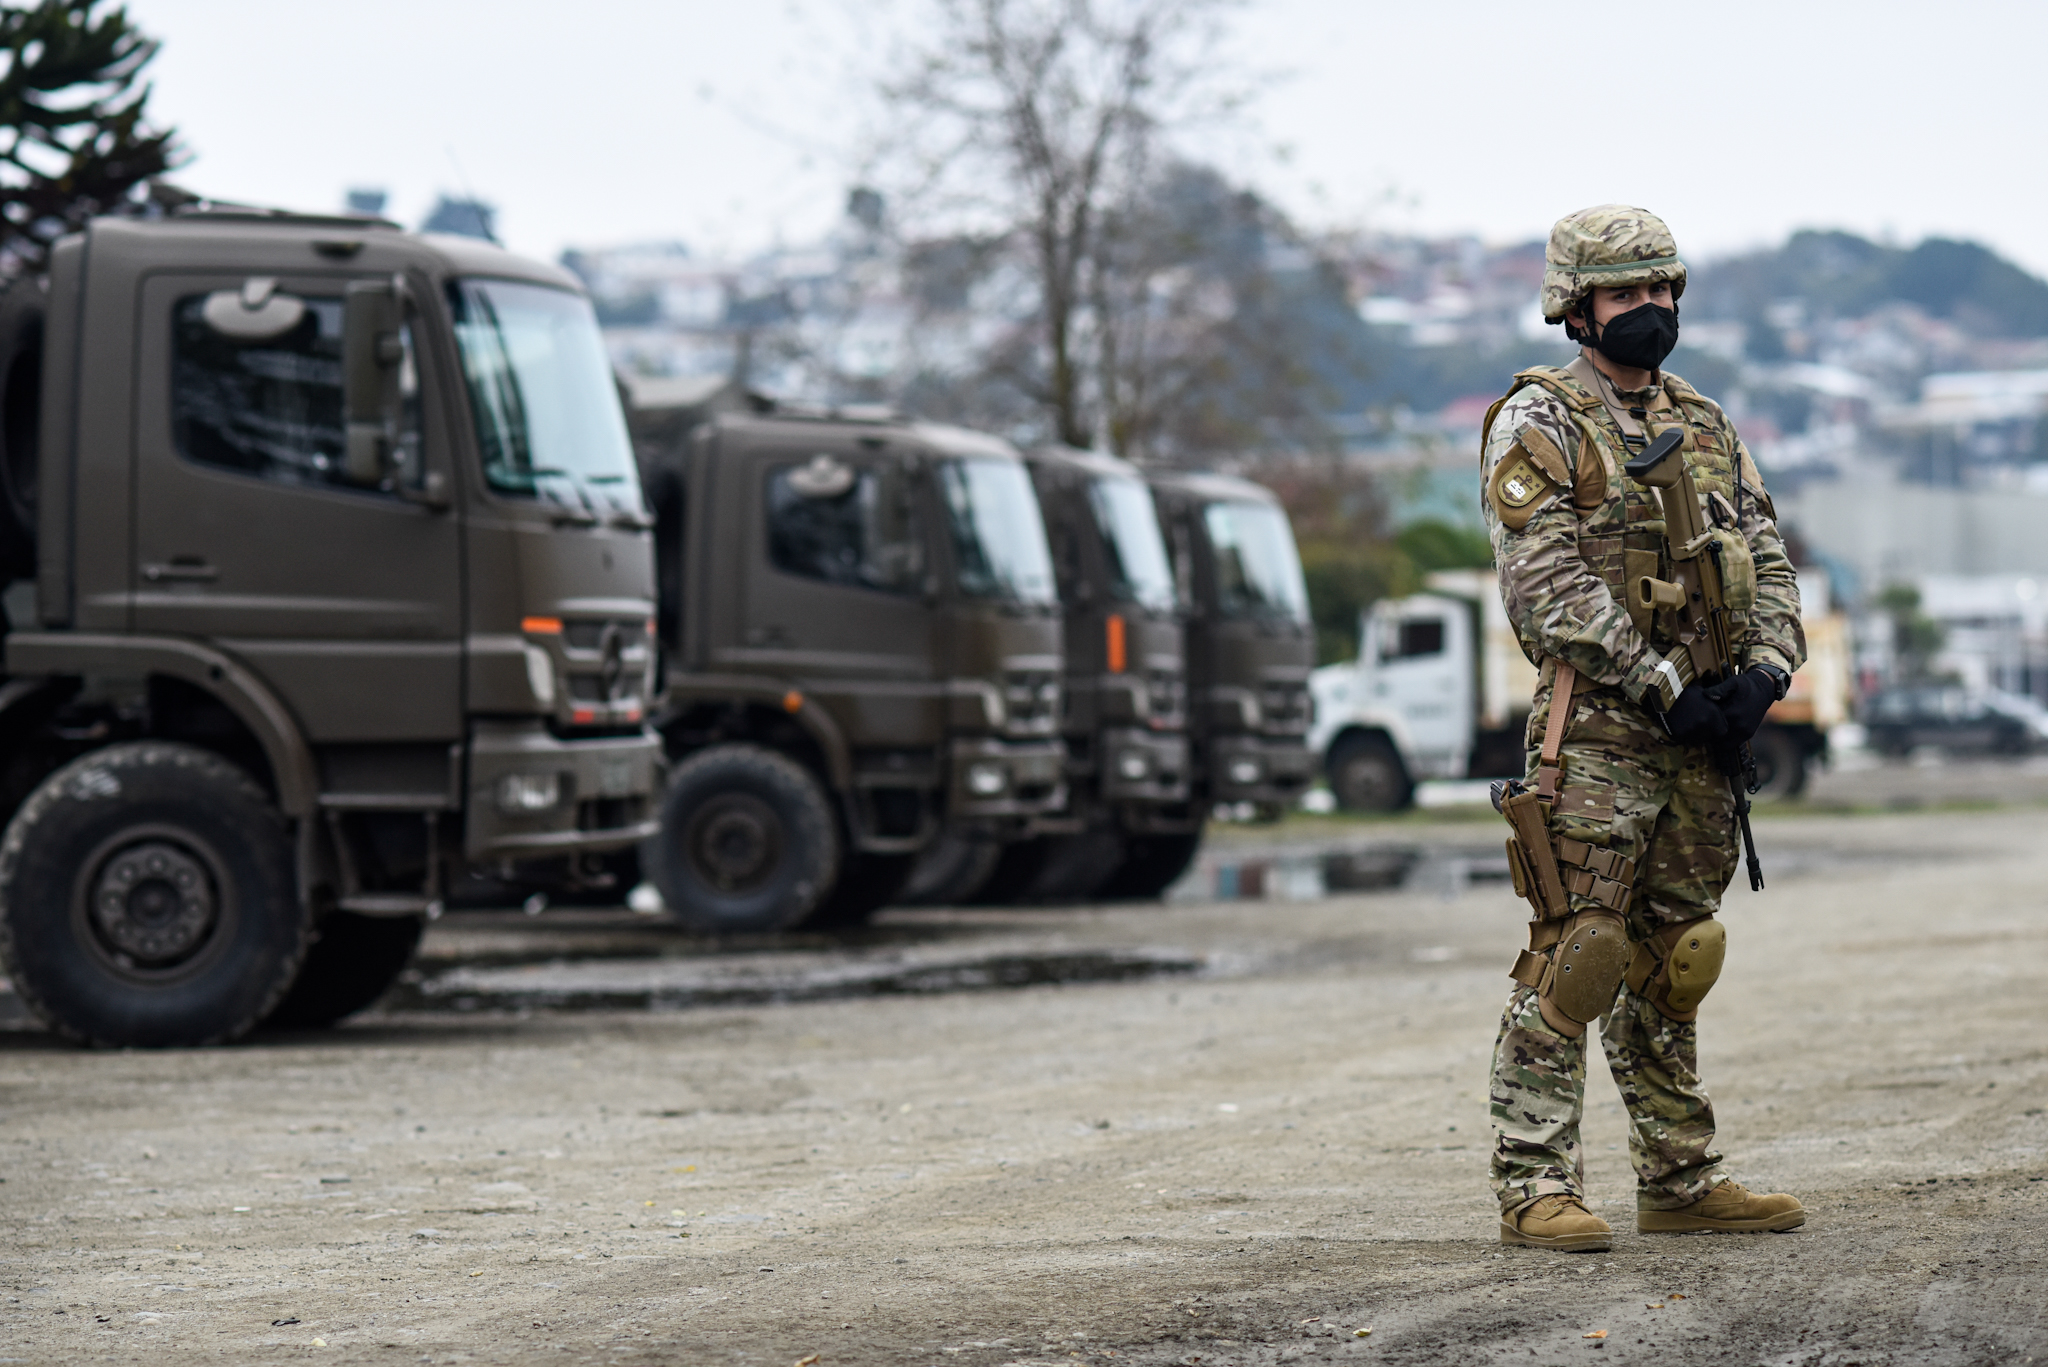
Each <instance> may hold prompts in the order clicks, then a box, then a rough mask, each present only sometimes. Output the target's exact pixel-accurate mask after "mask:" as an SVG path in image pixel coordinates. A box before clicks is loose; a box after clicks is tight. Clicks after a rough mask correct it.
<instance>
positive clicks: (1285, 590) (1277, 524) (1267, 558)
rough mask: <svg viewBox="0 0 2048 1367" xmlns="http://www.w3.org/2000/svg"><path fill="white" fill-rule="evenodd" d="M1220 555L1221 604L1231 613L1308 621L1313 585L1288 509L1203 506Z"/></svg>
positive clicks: (1220, 608)
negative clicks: (1304, 568)
mask: <svg viewBox="0 0 2048 1367" xmlns="http://www.w3.org/2000/svg"><path fill="white" fill-rule="evenodd" d="M1202 520H1203V522H1204V523H1205V524H1206V525H1207V527H1208V529H1209V545H1210V547H1211V550H1212V552H1213V554H1214V555H1215V557H1216V608H1217V611H1219V612H1221V613H1222V614H1223V615H1224V616H1225V617H1278V618H1285V619H1286V620H1288V621H1294V622H1306V621H1307V620H1308V587H1307V585H1305V584H1304V583H1302V579H1301V557H1300V556H1299V555H1298V554H1296V553H1295V549H1294V531H1293V529H1292V528H1290V527H1289V526H1288V525H1287V514H1285V513H1283V512H1281V511H1280V510H1279V509H1278V508H1275V507H1274V506H1273V505H1271V504H1270V503H1236V502H1231V503H1211V504H1209V505H1208V506H1207V507H1205V508H1204V509H1202Z"/></svg>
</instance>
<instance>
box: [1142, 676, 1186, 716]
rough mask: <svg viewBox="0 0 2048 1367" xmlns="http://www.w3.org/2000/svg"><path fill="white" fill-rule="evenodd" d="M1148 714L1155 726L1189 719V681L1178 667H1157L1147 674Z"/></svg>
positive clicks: (1146, 696) (1146, 695)
mask: <svg viewBox="0 0 2048 1367" xmlns="http://www.w3.org/2000/svg"><path fill="white" fill-rule="evenodd" d="M1145 702H1146V715H1147V717H1148V719H1149V720H1150V721H1151V723H1152V724H1153V725H1154V726H1158V727H1174V726H1179V725H1182V724H1184V723H1185V722H1186V720H1187V710H1188V681H1187V678H1186V676H1184V675H1183V674H1182V673H1181V672H1180V671H1179V670H1177V669H1155V670H1152V671H1150V672H1149V673H1147V674H1146V675H1145Z"/></svg>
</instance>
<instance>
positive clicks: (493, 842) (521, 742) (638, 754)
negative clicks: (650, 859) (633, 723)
mask: <svg viewBox="0 0 2048 1367" xmlns="http://www.w3.org/2000/svg"><path fill="white" fill-rule="evenodd" d="M661 763H662V758H661V738H660V737H659V736H657V735H655V734H654V733H653V732H651V731H648V732H644V733H642V734H640V735H635V736H602V737H592V738H591V739H588V740H562V739H561V738H559V737H557V736H554V735H551V734H549V732H548V731H547V729H546V728H545V727H544V726H542V725H541V724H540V723H539V722H485V723H479V724H478V725H477V727H476V731H475V734H474V736H473V737H472V739H471V742H470V750H469V824H468V828H467V830H466V832H465V835H464V840H463V853H464V854H465V855H466V856H467V857H468V858H469V860H470V861H471V862H472V863H476V862H482V861H485V860H494V859H540V858H549V857H554V856H559V855H577V854H607V853H610V852H611V851H613V850H620V849H624V848H625V847H627V846H628V845H634V844H638V843H639V842H640V841H642V840H645V839H646V838H647V837H648V836H650V835H653V834H654V833H655V831H656V830H657V829H659V827H660V822H659V820H658V819H657V812H656V803H657V799H658V795H659V793H660V791H661ZM550 790H551V791H552V792H553V793H554V794H555V800H554V801H553V802H552V803H551V804H549V805H547V806H544V807H538V808H537V809H526V808H522V806H521V801H520V800H521V798H522V797H523V798H524V799H525V800H526V801H527V802H533V803H537V802H538V800H539V799H538V796H536V795H535V794H536V793H539V794H545V793H546V792H548V791H550Z"/></svg>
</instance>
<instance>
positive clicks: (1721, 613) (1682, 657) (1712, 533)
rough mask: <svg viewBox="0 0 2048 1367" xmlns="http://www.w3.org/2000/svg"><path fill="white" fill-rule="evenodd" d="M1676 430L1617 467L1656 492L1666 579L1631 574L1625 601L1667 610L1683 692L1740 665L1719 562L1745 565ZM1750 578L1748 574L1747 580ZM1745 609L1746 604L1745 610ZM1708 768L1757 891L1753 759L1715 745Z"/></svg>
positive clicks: (1672, 660)
mask: <svg viewBox="0 0 2048 1367" xmlns="http://www.w3.org/2000/svg"><path fill="white" fill-rule="evenodd" d="M1684 441H1685V430H1684V429H1683V428H1682V427H1667V428H1665V429H1664V431H1662V432H1661V433H1659V434H1658V435H1657V437H1656V438H1655V439H1654V440H1652V441H1651V442H1650V445H1649V447H1648V449H1646V450H1645V451H1644V452H1643V454H1641V455H1640V456H1637V457H1636V458H1635V459H1634V460H1632V461H1630V462H1629V463H1628V464H1626V465H1624V466H1623V467H1622V469H1623V470H1624V471H1625V472H1626V473H1627V475H1628V477H1629V478H1630V479H1632V480H1634V481H1636V482H1637V483H1638V484H1646V485H1648V486H1649V487H1650V488H1652V489H1655V490H1657V491H1658V494H1659V496H1660V498H1661V499H1662V501H1663V504H1664V540H1665V544H1666V546H1667V547H1668V549H1669V552H1670V557H1671V568H1672V578H1671V579H1670V580H1663V579H1657V578H1653V577H1651V576H1650V575H1641V576H1638V577H1637V579H1636V580H1635V582H1633V583H1631V584H1630V585H1629V586H1628V592H1629V596H1630V597H1632V598H1633V599H1635V602H1636V606H1638V607H1639V608H1644V609H1649V610H1653V611H1668V612H1670V613H1671V615H1672V618H1673V620H1674V622H1675V624H1676V633H1675V634H1676V636H1677V639H1678V645H1679V649H1677V650H1675V651H1673V652H1672V654H1671V656H1670V657H1669V660H1668V663H1669V664H1670V665H1671V666H1672V669H1673V670H1674V671H1675V672H1676V674H1677V676H1678V684H1679V687H1680V688H1683V687H1684V686H1685V685H1687V684H1691V683H1693V682H1695V681H1697V682H1699V683H1701V684H1712V683H1719V682H1720V681H1721V680H1723V679H1732V678H1734V677H1735V674H1736V672H1737V670H1738V669H1739V668H1740V666H1739V665H1738V664H1737V663H1736V661H1735V652H1734V649H1733V647H1732V645H1731V643H1730V641H1729V634H1728V626H1729V621H1728V613H1729V603H1728V593H1727V589H1728V579H1729V576H1728V574H1727V573H1726V571H1727V570H1728V569H1730V568H1732V567H1731V566H1728V565H1727V564H1725V563H1724V558H1726V557H1732V556H1740V557H1741V559H1742V562H1743V564H1745V565H1747V564H1748V563H1749V546H1748V543H1747V542H1746V541H1744V540H1743V538H1742V528H1741V526H1740V523H1741V514H1740V512H1739V511H1737V512H1736V514H1735V521H1736V523H1737V525H1736V526H1734V527H1733V528H1721V527H1714V526H1710V525H1708V523H1707V520H1706V515H1705V512H1704V510H1703V505H1702V504H1701V501H1700V493H1699V488H1698V486H1697V485H1695V484H1694V483H1693V479H1692V471H1691V470H1689V469H1687V468H1686V464H1685V458H1684V457H1683V456H1681V455H1680V454H1679V448H1680V446H1682V445H1683V444H1684ZM1741 478H1742V476H1741V473H1740V472H1739V471H1738V472H1737V474H1736V489H1737V495H1736V496H1737V497H1738V498H1739V497H1741V494H1740V490H1741V487H1742V486H1741ZM1749 578H1750V579H1751V580H1752V582H1753V580H1754V571H1753V570H1752V571H1751V572H1750V574H1749ZM1745 606H1747V605H1745ZM1714 763H1715V766H1716V767H1717V768H1719V769H1720V771H1721V773H1722V774H1723V775H1724V776H1725V777H1726V778H1727V780H1728V791H1729V792H1730V793H1731V794H1732V795H1733V796H1734V798H1735V820H1736V822H1737V823H1738V824H1739V825H1740V826H1741V828H1742V850H1743V854H1744V855H1745V857H1746V858H1747V859H1748V862H1749V886H1750V890H1751V891H1753V892H1761V891H1763V886H1764V871H1763V865H1761V864H1759V863H1758V862H1757V857H1756V840H1755V839H1754V838H1753V837H1752V836H1751V835H1750V831H1749V795H1750V794H1751V793H1753V792H1755V791H1756V790H1757V777H1756V757H1755V756H1754V755H1753V754H1751V753H1750V749H1749V742H1748V741H1743V742H1742V743H1740V744H1739V745H1717V746H1716V747H1715V748H1714Z"/></svg>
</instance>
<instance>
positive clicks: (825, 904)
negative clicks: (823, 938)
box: [804, 854, 917, 930]
mask: <svg viewBox="0 0 2048 1367" xmlns="http://www.w3.org/2000/svg"><path fill="white" fill-rule="evenodd" d="M916 867H917V856H916V855H914V854H849V855H847V856H846V858H845V859H843V860H841V861H840V864H839V881H838V882H837V883H834V884H833V885H832V891H831V892H829V893H827V894H825V898H824V900H823V901H821V902H819V903H818V905H817V909H816V910H814V911H812V912H811V914H810V916H809V918H808V919H806V920H805V921H804V924H805V925H807V926H815V927H817V928H818V929H820V930H835V929H845V928H847V927H850V926H864V925H866V924H867V923H868V922H869V921H870V920H872V919H874V915H875V913H876V912H878V911H880V910H881V909H882V908H883V907H886V906H888V905H889V904H890V903H891V902H894V901H895V900H896V899H897V897H898V895H899V894H901V893H902V891H903V887H904V885H905V884H906V883H908V882H909V881H910V873H911V870H912V869H914V868H916Z"/></svg>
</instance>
